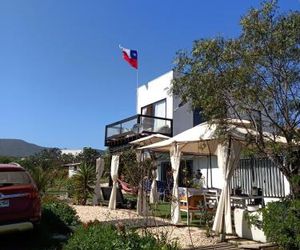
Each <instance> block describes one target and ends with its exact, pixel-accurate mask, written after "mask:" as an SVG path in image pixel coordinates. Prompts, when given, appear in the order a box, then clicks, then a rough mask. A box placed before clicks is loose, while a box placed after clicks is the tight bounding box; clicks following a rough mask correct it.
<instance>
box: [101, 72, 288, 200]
mask: <svg viewBox="0 0 300 250" xmlns="http://www.w3.org/2000/svg"><path fill="white" fill-rule="evenodd" d="M174 77H175V75H174V72H173V71H170V72H168V73H166V74H164V75H162V76H160V77H158V78H156V79H154V80H152V81H150V82H148V83H147V84H145V85H142V86H139V87H138V89H137V107H136V112H137V114H136V115H134V116H132V117H129V118H126V119H123V120H121V121H118V122H114V123H112V124H109V125H107V126H106V128H105V146H107V147H108V148H109V151H110V152H112V153H114V152H118V151H122V150H124V148H126V147H130V146H131V145H130V144H129V142H130V141H133V140H136V139H138V138H141V137H144V136H147V135H149V134H152V133H160V134H164V135H167V136H174V135H176V134H179V133H181V132H183V131H185V130H187V129H189V128H192V127H194V126H196V125H198V124H200V123H202V122H204V120H203V117H202V116H201V112H200V111H199V110H191V108H190V105H189V104H187V103H182V101H181V100H180V99H179V98H178V97H175V96H173V95H172V94H171V93H170V88H171V83H172V80H173V79H174ZM245 162H246V163H247V164H248V165H247V164H246V163H245ZM242 163H243V164H242ZM242 163H241V166H240V168H238V169H237V170H236V173H235V175H234V179H233V182H232V185H233V186H232V187H234V185H235V186H241V188H242V189H244V191H245V192H246V191H247V192H251V188H252V184H253V183H255V185H256V186H259V187H261V188H262V189H263V190H264V192H265V193H266V194H269V196H270V197H280V196H283V195H284V194H287V193H288V192H289V189H288V185H287V181H286V180H284V178H283V175H282V174H281V173H280V172H279V171H278V169H277V168H276V167H275V166H273V165H272V164H270V163H269V162H268V161H267V160H265V161H264V162H256V161H250V162H249V163H248V162H247V161H244V162H242ZM254 163H255V164H256V165H255V164H254ZM253 164H254V165H253ZM265 166H268V168H266V167H265ZM170 168H171V167H170V162H169V161H168V160H166V161H164V160H161V161H160V163H159V166H158V179H159V180H162V181H167V179H168V171H169V170H170ZM253 169H255V170H253ZM184 170H185V175H189V177H190V178H192V177H193V176H194V175H195V173H196V172H198V171H199V170H201V172H202V174H203V176H204V178H205V186H206V187H215V188H222V182H220V181H219V180H220V179H222V178H221V173H220V171H219V169H218V167H217V157H216V156H213V155H212V156H204V157H199V156H184V157H183V161H182V163H181V168H180V175H179V176H180V177H179V184H182V182H183V171H184ZM240 173H243V174H240ZM264 174H266V175H265V177H261V176H264ZM250 175H251V178H252V179H251V178H250ZM256 176H257V177H260V178H257V180H256V179H255V178H256ZM272 180H275V181H274V182H275V183H276V182H279V181H280V185H275V184H274V183H273V184H271V183H269V182H270V181H272ZM267 191H268V192H267Z"/></svg>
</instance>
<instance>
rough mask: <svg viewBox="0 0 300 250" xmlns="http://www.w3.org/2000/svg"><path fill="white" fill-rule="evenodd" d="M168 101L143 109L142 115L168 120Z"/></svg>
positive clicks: (164, 100)
mask: <svg viewBox="0 0 300 250" xmlns="http://www.w3.org/2000/svg"><path fill="white" fill-rule="evenodd" d="M166 108H167V105H166V99H163V100H160V101H158V102H154V103H151V104H149V105H147V106H144V107H142V108H141V113H142V115H148V116H155V117H162V118H166V115H167V111H166Z"/></svg>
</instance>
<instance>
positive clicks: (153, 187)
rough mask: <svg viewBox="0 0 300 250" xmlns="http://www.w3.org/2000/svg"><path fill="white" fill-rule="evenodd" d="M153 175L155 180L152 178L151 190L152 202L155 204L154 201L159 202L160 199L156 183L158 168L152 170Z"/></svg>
mask: <svg viewBox="0 0 300 250" xmlns="http://www.w3.org/2000/svg"><path fill="white" fill-rule="evenodd" d="M152 177H153V180H152V184H151V190H150V204H153V203H155V202H157V200H158V194H157V183H156V179H157V169H153V170H152Z"/></svg>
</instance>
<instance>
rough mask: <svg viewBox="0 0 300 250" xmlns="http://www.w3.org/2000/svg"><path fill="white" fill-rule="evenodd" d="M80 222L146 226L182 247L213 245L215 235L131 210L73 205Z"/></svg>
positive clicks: (215, 239) (215, 241) (155, 233)
mask: <svg viewBox="0 0 300 250" xmlns="http://www.w3.org/2000/svg"><path fill="white" fill-rule="evenodd" d="M73 207H74V209H75V210H76V212H77V214H78V216H79V218H80V220H81V221H82V222H88V221H93V220H98V221H100V222H107V223H112V224H117V223H122V224H124V225H126V226H128V227H135V228H140V229H139V231H140V232H142V231H143V230H142V229H141V228H147V230H148V231H150V232H152V233H153V234H154V235H160V236H161V235H164V237H166V238H167V240H169V241H174V240H176V241H177V242H178V243H179V245H180V247H182V248H183V249H184V248H185V249H187V248H192V246H194V247H195V248H198V247H201V246H208V245H215V244H216V243H217V240H218V238H217V237H214V238H213V237H206V235H205V230H203V229H200V228H197V227H186V226H178V227H176V226H172V225H170V221H168V220H164V219H161V218H157V217H141V216H138V215H137V213H136V212H135V211H133V210H126V209H117V210H109V209H108V208H107V207H103V206H75V205H74V206H73Z"/></svg>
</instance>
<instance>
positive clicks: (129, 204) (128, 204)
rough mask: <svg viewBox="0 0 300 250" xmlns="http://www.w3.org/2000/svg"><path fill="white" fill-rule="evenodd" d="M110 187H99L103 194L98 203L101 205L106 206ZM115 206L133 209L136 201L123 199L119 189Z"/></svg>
mask: <svg viewBox="0 0 300 250" xmlns="http://www.w3.org/2000/svg"><path fill="white" fill-rule="evenodd" d="M111 190H112V187H101V191H102V194H103V200H102V201H101V202H100V204H101V205H106V206H108V203H109V199H110V194H111ZM116 205H117V207H118V208H134V207H135V206H136V201H133V200H127V199H125V198H124V196H123V194H122V191H121V189H120V188H117V197H116Z"/></svg>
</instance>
